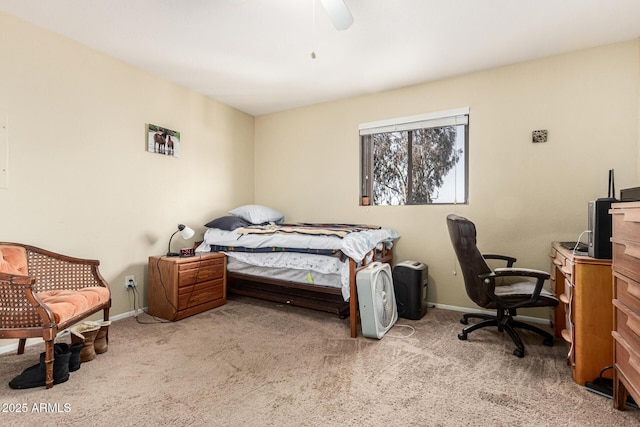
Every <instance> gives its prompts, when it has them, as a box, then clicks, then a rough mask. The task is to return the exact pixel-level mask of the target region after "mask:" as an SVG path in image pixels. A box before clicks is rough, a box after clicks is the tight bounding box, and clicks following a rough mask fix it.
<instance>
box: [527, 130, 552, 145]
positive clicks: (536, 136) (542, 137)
mask: <svg viewBox="0 0 640 427" xmlns="http://www.w3.org/2000/svg"><path fill="white" fill-rule="evenodd" d="M548 133H549V132H548V131H547V130H546V129H542V130H534V131H533V132H532V134H531V142H533V143H538V142H547V135H548Z"/></svg>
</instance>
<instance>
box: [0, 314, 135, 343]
mask: <svg viewBox="0 0 640 427" xmlns="http://www.w3.org/2000/svg"><path fill="white" fill-rule="evenodd" d="M142 310H144V311H146V310H147V308H146V307H145V308H143V309H142ZM139 312H140V310H138V311H136V310H133V311H128V312H126V313H122V314H116V315H115V316H110V318H109V320H111V321H112V322H115V321H118V320H121V319H126V318H127V317H133V316H135V315H136V313H139ZM67 335H69V330H68V329H65V330H64V331H62V332H60V333H59V334H58V337H59V338H63V337H66V336H67ZM10 339H11V338H10ZM15 341H16V342H15V343H14V344H8V345H3V346H0V354H6V353H15V352H17V351H18V340H17V339H16V340H15ZM41 342H43V341H42V338H28V339H27V343H26V345H25V347H29V346H32V345H35V344H39V343H41Z"/></svg>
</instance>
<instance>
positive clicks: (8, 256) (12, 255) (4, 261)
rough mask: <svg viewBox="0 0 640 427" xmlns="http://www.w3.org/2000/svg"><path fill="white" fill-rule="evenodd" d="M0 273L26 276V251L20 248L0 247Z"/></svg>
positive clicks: (11, 246)
mask: <svg viewBox="0 0 640 427" xmlns="http://www.w3.org/2000/svg"><path fill="white" fill-rule="evenodd" d="M0 272H2V273H7V274H20V275H22V276H28V274H29V273H28V269H27V250H26V249H25V248H23V247H22V246H13V245H0Z"/></svg>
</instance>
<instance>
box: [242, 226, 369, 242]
mask: <svg viewBox="0 0 640 427" xmlns="http://www.w3.org/2000/svg"><path fill="white" fill-rule="evenodd" d="M379 229H380V227H378V226H374V225H363V224H314V223H295V224H268V225H252V226H248V227H244V228H240V229H238V230H236V232H237V233H238V234H242V235H244V234H274V233H285V234H307V235H312V236H337V237H341V238H342V237H345V236H346V235H347V234H349V233H354V232H358V231H365V230H379Z"/></svg>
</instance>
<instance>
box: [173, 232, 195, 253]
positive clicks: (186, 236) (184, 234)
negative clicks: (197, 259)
mask: <svg viewBox="0 0 640 427" xmlns="http://www.w3.org/2000/svg"><path fill="white" fill-rule="evenodd" d="M176 233H180V235H181V236H182V238H183V239H185V240H186V239H190V238H192V237H193V235H194V234H195V231H193V229H192V228H191V227H187V226H186V225H184V224H178V229H177V230H176V231H174V232H173V234H172V235H171V237H170V238H169V247H168V249H167V256H178V255H179V254H178V253H176V252H171V239H173V236H175V235H176Z"/></svg>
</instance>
